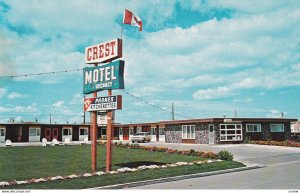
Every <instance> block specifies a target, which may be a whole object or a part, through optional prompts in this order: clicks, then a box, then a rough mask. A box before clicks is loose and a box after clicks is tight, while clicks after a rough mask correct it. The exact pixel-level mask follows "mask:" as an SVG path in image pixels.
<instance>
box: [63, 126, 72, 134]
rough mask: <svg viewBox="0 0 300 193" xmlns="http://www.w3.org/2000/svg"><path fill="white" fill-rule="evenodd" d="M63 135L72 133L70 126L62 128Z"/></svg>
mask: <svg viewBox="0 0 300 193" xmlns="http://www.w3.org/2000/svg"><path fill="white" fill-rule="evenodd" d="M63 135H72V129H71V128H67V129H63Z"/></svg>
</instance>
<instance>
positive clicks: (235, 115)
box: [234, 109, 237, 118]
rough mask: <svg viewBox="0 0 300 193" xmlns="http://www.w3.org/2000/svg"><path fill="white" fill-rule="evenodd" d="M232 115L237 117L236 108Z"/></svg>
mask: <svg viewBox="0 0 300 193" xmlns="http://www.w3.org/2000/svg"><path fill="white" fill-rule="evenodd" d="M234 117H235V118H236V117H237V114H236V109H234Z"/></svg>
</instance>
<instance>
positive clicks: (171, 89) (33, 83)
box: [0, 0, 300, 123]
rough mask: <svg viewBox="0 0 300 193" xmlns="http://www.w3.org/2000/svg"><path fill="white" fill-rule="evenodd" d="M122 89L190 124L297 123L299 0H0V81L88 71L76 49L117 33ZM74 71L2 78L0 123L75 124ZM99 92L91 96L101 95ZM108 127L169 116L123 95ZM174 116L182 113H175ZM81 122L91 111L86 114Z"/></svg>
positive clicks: (78, 101) (79, 106) (77, 79)
mask: <svg viewBox="0 0 300 193" xmlns="http://www.w3.org/2000/svg"><path fill="white" fill-rule="evenodd" d="M125 8H127V9H129V10H132V11H133V12H135V13H136V14H137V15H138V16H139V17H140V18H141V19H142V20H143V31H142V32H139V31H138V28H136V27H131V26H124V35H123V43H124V46H123V52H124V57H123V60H125V90H126V91H127V92H129V93H131V94H133V95H135V96H137V97H140V98H141V99H143V100H145V101H148V102H150V103H151V104H154V105H156V106H159V107H162V108H163V109H166V110H170V109H171V104H172V101H173V102H174V105H175V111H176V112H177V113H179V114H181V115H185V116H188V117H193V118H206V117H223V116H224V115H226V116H227V117H233V116H234V111H235V110H236V112H237V116H238V117H280V113H281V112H283V113H284V116H285V117H289V118H300V102H299V96H300V19H299V18H300V3H299V1H297V0H296V1H292V0H291V1H284V0H282V1H280V0H278V1H271V0H266V1H260V0H257V1H232V0H223V1H213V0H212V1H205V0H202V1H193V0H185V1H175V0H169V1H162V0H161V1H159V0H158V1H137V0H135V1H86V0H75V1H73V0H72V1H71V0H65V1H59V0H52V1H44V0H28V1H18V0H10V1H0V45H1V49H0V76H7V75H19V74H30V73H41V72H51V71H61V70H70V69H78V68H83V67H87V66H89V65H87V64H84V48H85V47H86V46H90V45H93V44H96V43H100V42H106V41H109V40H112V39H115V38H117V37H120V33H121V21H122V16H123V10H124V9H125ZM82 82H83V77H82V72H80V71H74V72H69V73H59V74H53V75H43V76H29V77H20V78H13V79H11V78H1V79H0V101H1V102H0V122H2V123H6V122H7V121H8V120H9V119H10V118H14V119H15V120H16V121H35V119H36V118H37V119H38V121H39V122H44V123H48V122H49V114H50V113H51V114H52V116H53V117H52V121H53V122H57V123H66V122H69V123H74V122H76V123H81V122H82V121H83V118H82V115H83V94H82ZM106 94H107V92H106V91H102V92H99V94H98V95H99V96H105V95H106ZM113 94H121V95H123V110H121V111H117V112H116V122H121V123H130V122H133V123H134V122H152V121H159V120H168V119H170V118H171V114H170V113H166V112H163V111H159V110H158V109H156V108H153V107H151V106H149V105H147V104H144V103H141V102H140V101H138V100H136V99H135V98H133V97H130V96H129V95H126V94H125V93H124V92H122V91H119V90H114V91H113ZM175 118H176V119H184V117H180V116H175ZM87 120H89V115H88V114H87Z"/></svg>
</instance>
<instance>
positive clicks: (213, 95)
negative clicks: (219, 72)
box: [193, 87, 234, 100]
mask: <svg viewBox="0 0 300 193" xmlns="http://www.w3.org/2000/svg"><path fill="white" fill-rule="evenodd" d="M233 95H234V93H232V91H231V90H230V89H229V88H228V87H218V88H213V89H211V88H208V89H204V90H198V91H196V92H195V93H194V94H193V98H194V99H196V100H211V99H220V98H227V97H229V96H233Z"/></svg>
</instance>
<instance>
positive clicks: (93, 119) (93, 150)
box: [91, 64, 98, 172]
mask: <svg viewBox="0 0 300 193" xmlns="http://www.w3.org/2000/svg"><path fill="white" fill-rule="evenodd" d="M94 66H95V67H97V64H94ZM93 97H97V91H95V92H94V93H93ZM91 129H92V140H91V141H92V144H91V158H92V171H93V172H95V171H96V170H97V135H98V127H97V112H96V111H95V112H91Z"/></svg>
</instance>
